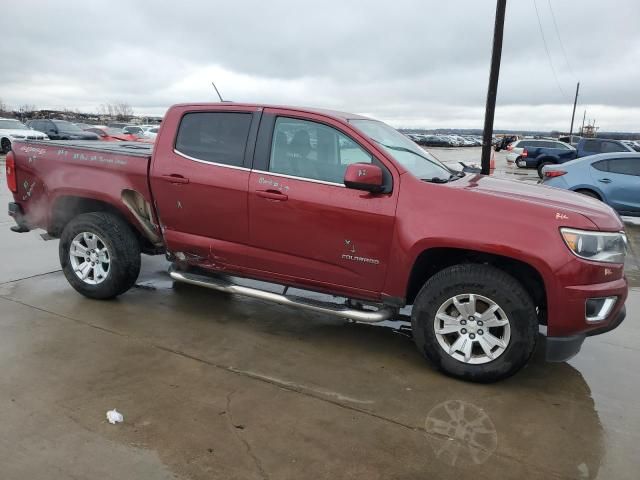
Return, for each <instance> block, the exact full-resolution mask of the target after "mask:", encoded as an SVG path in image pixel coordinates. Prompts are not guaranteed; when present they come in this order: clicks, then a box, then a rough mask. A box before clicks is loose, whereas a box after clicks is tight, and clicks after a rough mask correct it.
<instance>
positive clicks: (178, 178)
mask: <svg viewBox="0 0 640 480" xmlns="http://www.w3.org/2000/svg"><path fill="white" fill-rule="evenodd" d="M160 178H162V179H163V180H165V181H167V182H171V183H189V179H188V178H187V177H183V176H182V175H178V174H177V173H172V174H171V175H162V176H161V177H160Z"/></svg>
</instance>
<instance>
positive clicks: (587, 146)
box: [582, 140, 600, 153]
mask: <svg viewBox="0 0 640 480" xmlns="http://www.w3.org/2000/svg"><path fill="white" fill-rule="evenodd" d="M582 148H583V150H584V151H585V152H593V153H600V142H598V141H597V140H587V141H585V142H584V145H583V147H582Z"/></svg>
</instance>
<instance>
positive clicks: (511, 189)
mask: <svg viewBox="0 0 640 480" xmlns="http://www.w3.org/2000/svg"><path fill="white" fill-rule="evenodd" d="M447 185H450V186H451V187H455V188H463V189H465V190H469V191H473V192H476V193H479V194H482V195H493V196H496V197H501V198H504V199H507V200H512V201H517V202H522V203H523V206H522V207H523V208H527V204H528V205H535V206H537V207H547V208H548V209H550V210H554V211H555V213H554V214H557V215H558V216H559V217H558V218H561V216H562V215H566V214H568V213H570V212H572V213H573V212H575V213H579V214H580V215H582V216H583V217H585V218H587V219H588V220H590V221H591V222H592V223H593V224H594V226H595V227H597V228H598V229H600V230H605V231H620V230H623V228H624V225H623V224H622V221H621V220H620V217H619V216H618V214H617V213H616V212H615V210H613V209H612V208H611V207H609V206H608V205H607V204H605V203H603V202H601V201H599V200H596V199H593V198H590V197H587V196H585V195H581V194H579V193H575V192H571V191H568V190H561V189H559V188H553V187H546V186H543V185H532V184H529V183H525V182H522V181H516V180H507V179H501V178H495V177H491V176H486V175H479V174H467V175H466V176H465V177H463V178H461V179H460V180H456V181H453V182H451V183H449V184H447ZM567 226H572V225H567Z"/></svg>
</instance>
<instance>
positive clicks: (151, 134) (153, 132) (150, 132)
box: [144, 127, 160, 140]
mask: <svg viewBox="0 0 640 480" xmlns="http://www.w3.org/2000/svg"><path fill="white" fill-rule="evenodd" d="M159 130H160V127H151V128H149V129H147V130H145V131H144V136H145V137H146V138H149V139H151V140H155V139H156V137H157V136H158V131H159Z"/></svg>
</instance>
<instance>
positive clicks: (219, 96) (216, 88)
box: [211, 82, 224, 102]
mask: <svg viewBox="0 0 640 480" xmlns="http://www.w3.org/2000/svg"><path fill="white" fill-rule="evenodd" d="M211 85H213V88H214V90H215V91H216V93H217V94H218V98H219V99H220V101H221V102H224V100H223V99H222V95H220V92H219V91H218V87H216V84H215V83H213V82H211Z"/></svg>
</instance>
